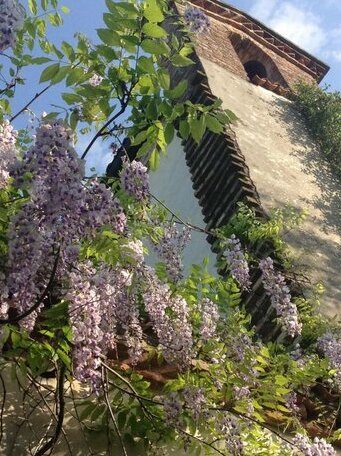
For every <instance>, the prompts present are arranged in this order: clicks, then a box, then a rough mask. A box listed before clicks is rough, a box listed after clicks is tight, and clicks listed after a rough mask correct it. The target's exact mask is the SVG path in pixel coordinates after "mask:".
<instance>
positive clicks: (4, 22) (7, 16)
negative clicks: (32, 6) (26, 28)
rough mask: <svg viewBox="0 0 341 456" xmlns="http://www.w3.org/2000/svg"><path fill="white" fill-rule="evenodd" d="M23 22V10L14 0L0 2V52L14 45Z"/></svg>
mask: <svg viewBox="0 0 341 456" xmlns="http://www.w3.org/2000/svg"><path fill="white" fill-rule="evenodd" d="M23 22H24V11H23V9H22V8H21V6H20V5H19V3H18V2H17V1H16V0H2V1H1V2H0V52H3V51H4V50H5V49H7V48H9V47H12V48H13V47H14V46H15V43H16V40H17V33H18V31H19V30H20V29H21V28H22V25H23Z"/></svg>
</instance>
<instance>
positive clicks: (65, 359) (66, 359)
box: [56, 348, 71, 369]
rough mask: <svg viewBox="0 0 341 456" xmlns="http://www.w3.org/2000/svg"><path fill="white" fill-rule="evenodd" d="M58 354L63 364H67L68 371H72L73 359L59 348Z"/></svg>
mask: <svg viewBox="0 0 341 456" xmlns="http://www.w3.org/2000/svg"><path fill="white" fill-rule="evenodd" d="M56 352H57V355H58V356H59V359H60V360H61V361H62V363H63V364H65V366H66V367H67V368H68V369H71V359H70V357H69V356H68V355H67V354H66V353H65V352H64V351H63V350H61V349H60V348H57V350H56Z"/></svg>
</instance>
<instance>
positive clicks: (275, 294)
mask: <svg viewBox="0 0 341 456" xmlns="http://www.w3.org/2000/svg"><path fill="white" fill-rule="evenodd" d="M259 267H260V270H261V271H262V281H263V286H264V289H265V291H266V293H267V294H268V295H269V296H270V299H271V304H272V305H273V307H274V308H275V310H276V312H277V315H278V317H279V320H280V323H281V325H282V327H283V328H284V330H285V331H286V332H287V333H288V334H289V336H291V337H294V336H297V335H299V334H301V330H302V324H301V323H300V321H299V316H298V311H297V307H296V305H295V304H294V303H292V302H291V295H290V290H289V288H288V286H287V285H286V283H285V279H284V277H283V276H282V274H281V273H279V272H276V271H275V268H274V265H273V261H272V259H271V258H270V257H267V258H265V259H263V260H261V261H260V262H259Z"/></svg>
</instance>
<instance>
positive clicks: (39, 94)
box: [10, 85, 52, 122]
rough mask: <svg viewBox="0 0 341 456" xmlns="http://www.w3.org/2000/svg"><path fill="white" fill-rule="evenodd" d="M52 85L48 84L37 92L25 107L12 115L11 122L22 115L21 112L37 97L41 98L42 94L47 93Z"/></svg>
mask: <svg viewBox="0 0 341 456" xmlns="http://www.w3.org/2000/svg"><path fill="white" fill-rule="evenodd" d="M50 87H52V85H48V86H47V87H45V88H44V89H43V90H41V91H40V92H37V93H36V94H35V95H34V97H33V98H31V100H30V101H29V102H28V103H26V104H25V106H24V107H23V108H21V109H20V111H18V112H17V113H16V114H15V115H14V116H12V117H11V118H10V122H13V120H14V119H16V118H17V117H19V116H20V114H22V113H23V112H24V111H25V110H26V109H27V108H28V107H29V106H30V105H31V104H32V103H33V102H34V101H36V99H37V98H39V97H40V96H41V95H43V93H45V92H46V91H47V90H48V89H49V88H50Z"/></svg>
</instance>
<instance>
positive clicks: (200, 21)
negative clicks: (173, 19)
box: [184, 6, 210, 33]
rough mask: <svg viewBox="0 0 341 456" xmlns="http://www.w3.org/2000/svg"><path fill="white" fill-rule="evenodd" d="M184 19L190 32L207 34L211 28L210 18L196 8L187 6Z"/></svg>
mask: <svg viewBox="0 0 341 456" xmlns="http://www.w3.org/2000/svg"><path fill="white" fill-rule="evenodd" d="M184 19H185V21H186V24H187V26H188V28H189V30H190V31H191V32H194V33H204V32H207V31H208V29H209V27H210V20H209V18H208V16H207V15H206V14H205V13H204V12H203V11H202V10H200V9H199V8H194V7H193V6H187V8H186V10H185V13H184Z"/></svg>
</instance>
